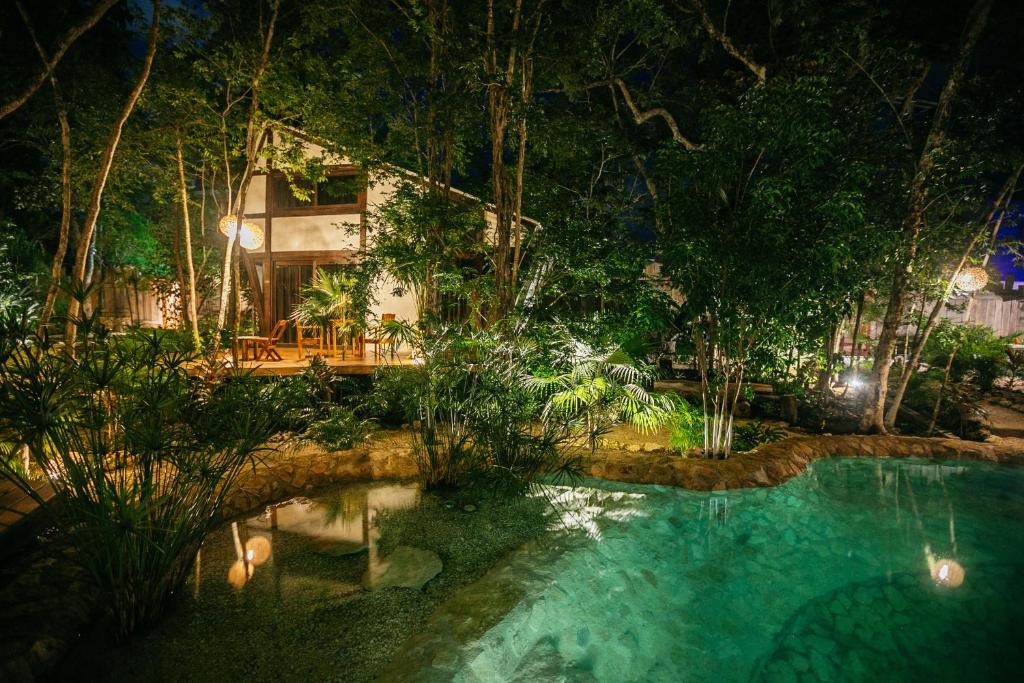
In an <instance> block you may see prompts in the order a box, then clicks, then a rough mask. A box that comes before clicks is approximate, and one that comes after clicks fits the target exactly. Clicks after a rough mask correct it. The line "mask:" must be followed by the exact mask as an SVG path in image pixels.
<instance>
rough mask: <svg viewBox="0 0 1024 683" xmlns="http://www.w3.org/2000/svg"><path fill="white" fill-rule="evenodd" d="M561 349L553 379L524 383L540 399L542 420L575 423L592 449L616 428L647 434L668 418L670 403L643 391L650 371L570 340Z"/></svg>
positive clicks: (616, 353)
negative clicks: (621, 425)
mask: <svg viewBox="0 0 1024 683" xmlns="http://www.w3.org/2000/svg"><path fill="white" fill-rule="evenodd" d="M566 347H567V348H568V349H569V350H568V352H566V353H563V354H562V355H561V356H560V357H559V358H557V359H556V361H555V364H554V365H555V368H556V371H555V372H554V373H553V374H545V375H540V374H534V375H531V376H530V377H528V378H526V382H527V384H528V386H529V387H530V388H531V389H532V390H534V391H536V392H537V393H538V394H540V395H542V396H544V397H545V399H546V403H545V406H544V410H543V417H544V418H545V419H553V418H555V417H556V416H558V417H561V418H563V419H565V418H572V417H576V418H579V419H580V421H581V424H582V425H583V427H584V429H585V436H586V439H587V441H588V443H589V444H590V446H591V449H594V448H596V446H597V441H598V439H599V438H600V437H601V436H602V435H604V434H606V433H607V432H608V431H609V430H610V429H611V428H612V426H614V425H615V424H616V423H619V422H626V423H629V424H631V425H632V426H633V427H634V428H636V429H637V430H638V431H640V432H643V433H647V432H651V431H654V430H656V429H658V428H659V427H661V426H662V425H663V424H665V423H666V422H667V421H668V420H669V418H670V417H671V416H672V412H673V410H674V409H675V401H674V400H673V399H672V397H671V396H668V395H663V394H656V393H654V392H652V391H650V390H649V389H648V388H647V387H648V386H649V385H650V384H651V383H652V382H653V380H654V369H653V368H651V367H648V366H643V365H639V364H637V363H636V362H635V361H634V360H633V359H632V358H631V357H630V356H629V355H627V354H626V353H625V352H623V351H622V350H621V349H619V348H614V349H595V348H592V347H591V346H589V345H588V344H586V343H584V342H581V341H579V340H570V341H569V342H568V343H567V344H566Z"/></svg>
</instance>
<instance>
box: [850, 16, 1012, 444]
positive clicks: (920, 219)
mask: <svg viewBox="0 0 1024 683" xmlns="http://www.w3.org/2000/svg"><path fill="white" fill-rule="evenodd" d="M991 9H992V0H977V2H975V4H974V7H973V8H972V10H971V13H970V16H969V17H968V19H967V25H966V29H965V32H964V38H963V42H962V43H961V46H960V51H959V55H958V57H957V60H956V63H955V64H954V66H953V68H952V70H951V71H950V73H949V76H948V77H947V79H946V84H945V86H943V88H942V92H941V94H940V95H939V100H938V103H937V105H936V108H935V113H934V115H933V116H932V122H931V128H930V130H929V132H928V137H927V138H926V139H925V143H924V147H923V149H922V150H921V155H920V157H919V159H918V162H917V165H916V169H915V172H914V177H913V180H912V181H911V184H910V187H909V189H908V195H907V197H908V199H907V213H906V217H905V218H904V220H903V223H902V226H901V228H900V233H901V238H902V242H903V245H902V246H903V249H902V253H901V255H900V257H899V258H898V259H897V260H896V261H895V263H894V267H893V268H894V271H893V277H892V285H891V287H890V290H889V303H888V305H887V307H886V311H885V318H884V319H883V320H882V329H881V333H880V334H879V337H878V343H877V344H876V346H875V353H874V363H873V365H872V368H871V375H870V383H869V393H868V401H867V405H866V407H865V411H864V417H863V418H862V421H861V427H862V428H863V429H865V430H870V431H875V432H880V433H883V434H884V433H885V432H886V431H887V428H886V424H885V401H886V393H887V392H888V389H889V368H890V364H891V362H892V355H893V351H894V350H895V348H896V339H897V337H896V333H897V328H898V326H899V323H900V317H901V316H902V314H903V307H904V304H905V302H906V295H907V287H908V284H909V281H910V277H911V274H912V273H913V270H914V265H915V261H916V258H917V253H918V249H919V247H920V237H921V231H922V229H923V228H924V223H925V210H926V205H927V201H928V196H929V182H930V181H931V177H932V173H933V171H934V170H935V163H936V160H937V157H938V155H939V152H940V149H941V147H942V145H943V143H944V142H945V141H946V126H947V124H948V122H949V118H950V114H951V110H952V105H953V100H954V99H955V97H956V95H957V92H958V90H959V88H960V85H961V82H962V80H963V78H964V74H965V72H966V70H967V64H968V61H969V60H970V57H971V54H972V52H973V51H974V46H975V44H976V43H977V42H978V39H979V37H980V36H981V33H982V31H984V29H985V24H986V23H987V21H988V15H989V11H990V10H991Z"/></svg>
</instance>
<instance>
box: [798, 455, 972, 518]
mask: <svg viewBox="0 0 1024 683" xmlns="http://www.w3.org/2000/svg"><path fill="white" fill-rule="evenodd" d="M967 471H968V470H967V468H966V467H964V466H962V465H950V464H945V463H937V462H928V461H921V460H892V461H886V460H881V459H872V461H870V462H862V461H860V460H858V459H845V460H844V459H834V460H819V461H817V462H815V463H814V466H813V467H812V468H811V469H810V470H809V475H810V476H809V477H808V485H809V486H810V487H812V489H813V490H815V491H817V492H818V493H819V494H820V495H823V496H825V497H827V498H828V500H829V501H831V502H833V503H836V504H849V505H855V506H857V507H862V506H863V505H864V504H865V503H866V502H870V500H871V499H874V500H877V501H878V502H879V503H885V504H893V505H898V504H899V503H900V499H901V498H902V497H903V495H904V493H905V488H906V485H907V484H913V485H915V486H918V487H931V486H937V487H942V488H944V487H945V483H946V481H947V480H949V479H951V478H955V477H961V476H964V475H965V474H966V473H967Z"/></svg>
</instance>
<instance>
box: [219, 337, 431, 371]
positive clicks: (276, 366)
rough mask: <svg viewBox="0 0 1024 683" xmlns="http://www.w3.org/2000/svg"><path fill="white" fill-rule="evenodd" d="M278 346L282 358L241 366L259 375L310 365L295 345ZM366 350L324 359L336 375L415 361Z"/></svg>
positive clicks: (301, 368)
mask: <svg viewBox="0 0 1024 683" xmlns="http://www.w3.org/2000/svg"><path fill="white" fill-rule="evenodd" d="M276 348H277V351H278V353H280V354H281V358H282V360H258V361H251V360H250V361H242V362H241V363H240V365H241V367H243V368H245V369H246V370H252V371H253V374H254V375H256V376H258V377H271V376H277V377H286V376H288V375H297V374H299V373H300V372H302V371H303V370H305V369H306V368H307V367H309V359H308V358H299V350H298V349H297V348H296V347H295V346H294V345H291V346H287V345H280V344H279V345H278V346H277V347H276ZM366 351H367V352H366V354H365V357H364V358H352V357H351V356H348V357H347V358H345V359H342V358H341V356H340V355H339V356H338V357H336V358H335V357H333V356H331V355H330V354H327V353H325V354H324V360H325V361H327V365H328V366H330V368H331V369H332V370H333V371H334V374H336V375H372V374H373V371H374V370H375V369H376V368H377V367H378V366H382V365H387V366H404V365H413V361H412V359H411V358H410V357H409V355H408V354H407V353H399V354H397V355H396V356H395V357H394V358H391V356H390V354H389V355H388V356H387V357H386V358H385V359H379V358H376V359H375V358H374V356H373V352H372V350H371V349H369V348H368V349H367V350H366ZM307 354H308V349H307ZM230 357H231V356H230V354H226V355H225V359H229V358H230Z"/></svg>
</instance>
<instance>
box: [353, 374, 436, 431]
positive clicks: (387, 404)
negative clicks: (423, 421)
mask: <svg viewBox="0 0 1024 683" xmlns="http://www.w3.org/2000/svg"><path fill="white" fill-rule="evenodd" d="M424 377H425V375H424V374H423V373H422V372H419V371H418V370H417V369H416V368H404V367H397V366H396V367H391V366H381V367H378V368H377V369H376V370H375V371H374V373H373V386H372V388H371V389H370V391H369V392H368V393H367V395H366V397H365V399H364V401H363V404H362V410H363V411H364V413H365V414H366V415H367V416H368V417H371V418H373V419H375V420H377V421H378V422H379V423H380V424H381V425H382V426H385V427H399V426H401V425H403V424H406V423H409V422H412V421H413V420H415V419H416V414H417V408H418V402H417V396H419V393H420V390H421V386H420V385H421V383H422V381H423V379H424Z"/></svg>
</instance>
